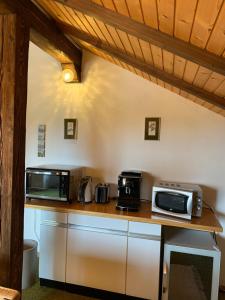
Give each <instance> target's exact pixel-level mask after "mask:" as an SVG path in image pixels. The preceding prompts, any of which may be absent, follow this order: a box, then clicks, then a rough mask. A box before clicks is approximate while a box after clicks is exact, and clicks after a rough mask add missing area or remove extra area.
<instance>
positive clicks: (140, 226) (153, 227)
mask: <svg viewBox="0 0 225 300" xmlns="http://www.w3.org/2000/svg"><path fill="white" fill-rule="evenodd" d="M161 227H162V226H161V225H158V224H149V223H142V222H131V221H130V222H129V233H134V234H145V235H154V236H161Z"/></svg>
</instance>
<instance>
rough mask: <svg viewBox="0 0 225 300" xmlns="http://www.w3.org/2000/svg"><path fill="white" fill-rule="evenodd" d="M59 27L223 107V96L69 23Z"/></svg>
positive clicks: (124, 60)
mask: <svg viewBox="0 0 225 300" xmlns="http://www.w3.org/2000/svg"><path fill="white" fill-rule="evenodd" d="M60 27H61V28H62V30H63V31H64V32H65V33H66V34H69V35H71V36H73V37H74V38H76V39H78V40H80V41H83V42H86V43H88V44H89V45H91V46H92V47H95V48H98V49H100V50H102V51H104V52H106V53H107V54H109V55H112V56H114V57H115V58H117V59H119V60H121V61H123V62H125V63H126V64H129V65H131V66H133V67H134V68H137V69H139V70H140V71H143V72H145V73H147V74H149V75H152V76H154V77H156V78H159V79H161V80H163V81H165V82H167V83H169V84H171V85H173V86H175V87H177V88H179V89H181V90H183V91H186V92H188V93H189V94H192V95H194V96H197V97H199V98H201V99H203V100H205V101H207V102H209V103H210V104H213V105H215V106H217V107H220V108H222V109H225V99H224V98H221V97H219V96H217V95H215V94H213V93H210V92H208V91H206V90H204V89H201V88H199V87H197V86H194V85H192V84H190V83H188V82H186V81H184V80H181V79H179V78H177V77H175V76H174V75H172V74H169V73H167V72H165V71H163V70H160V69H158V68H155V67H154V66H152V65H149V64H147V63H146V62H144V61H142V60H140V59H137V58H136V57H134V56H131V55H128V54H126V53H124V52H122V51H120V50H118V49H117V48H114V47H112V46H109V45H108V44H106V43H105V42H102V41H100V40H98V39H96V38H94V37H93V36H91V35H89V34H87V33H85V32H83V31H80V30H78V29H76V28H74V27H72V26H70V25H67V24H60Z"/></svg>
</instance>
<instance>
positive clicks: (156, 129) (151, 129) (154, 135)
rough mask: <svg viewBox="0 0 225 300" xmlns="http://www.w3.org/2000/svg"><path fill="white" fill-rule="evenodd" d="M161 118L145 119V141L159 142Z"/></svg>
mask: <svg viewBox="0 0 225 300" xmlns="http://www.w3.org/2000/svg"><path fill="white" fill-rule="evenodd" d="M160 123H161V118H145V140H155V141H157V140H159V135H160Z"/></svg>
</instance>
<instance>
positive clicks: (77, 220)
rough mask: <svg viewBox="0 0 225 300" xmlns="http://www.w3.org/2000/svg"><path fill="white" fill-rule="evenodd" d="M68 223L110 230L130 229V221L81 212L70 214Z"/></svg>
mask: <svg viewBox="0 0 225 300" xmlns="http://www.w3.org/2000/svg"><path fill="white" fill-rule="evenodd" d="M68 223H69V224H71V225H80V226H87V227H94V228H102V229H110V230H120V231H127V230H128V221H126V220H118V219H112V218H105V217H95V216H87V215H81V214H73V213H69V214H68Z"/></svg>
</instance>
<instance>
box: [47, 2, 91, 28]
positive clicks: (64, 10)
mask: <svg viewBox="0 0 225 300" xmlns="http://www.w3.org/2000/svg"><path fill="white" fill-rule="evenodd" d="M49 2H50V1H49ZM50 3H51V5H52V10H53V11H55V12H56V13H57V14H58V15H59V16H60V18H61V19H63V20H64V22H67V23H70V24H72V25H73V26H75V27H76V28H79V29H81V30H83V31H85V32H87V33H89V32H88V30H87V29H86V27H85V26H84V24H83V23H82V22H81V21H80V20H79V18H77V17H76V15H75V14H73V10H72V9H71V8H70V7H65V6H63V5H61V4H60V3H57V2H53V1H51V2H50Z"/></svg>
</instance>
